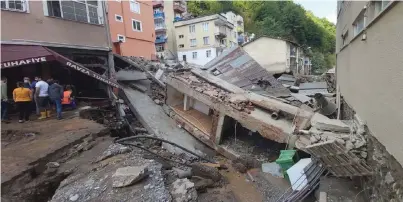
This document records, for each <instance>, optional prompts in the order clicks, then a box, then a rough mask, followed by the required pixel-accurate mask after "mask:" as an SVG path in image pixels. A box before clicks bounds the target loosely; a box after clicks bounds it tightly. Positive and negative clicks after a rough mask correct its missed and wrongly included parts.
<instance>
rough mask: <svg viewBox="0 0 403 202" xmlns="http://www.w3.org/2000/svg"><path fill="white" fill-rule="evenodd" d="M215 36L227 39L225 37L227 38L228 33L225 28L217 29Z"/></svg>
mask: <svg viewBox="0 0 403 202" xmlns="http://www.w3.org/2000/svg"><path fill="white" fill-rule="evenodd" d="M214 35H215V36H216V37H217V38H225V37H227V32H226V30H225V27H220V28H217V29H216V31H215V33H214Z"/></svg>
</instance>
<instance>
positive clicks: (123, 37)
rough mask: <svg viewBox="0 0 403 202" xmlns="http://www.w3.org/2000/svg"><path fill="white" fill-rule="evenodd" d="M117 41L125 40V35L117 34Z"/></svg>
mask: <svg viewBox="0 0 403 202" xmlns="http://www.w3.org/2000/svg"><path fill="white" fill-rule="evenodd" d="M118 41H119V42H125V41H126V37H125V36H123V35H120V34H118Z"/></svg>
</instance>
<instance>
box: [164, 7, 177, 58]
mask: <svg viewBox="0 0 403 202" xmlns="http://www.w3.org/2000/svg"><path fill="white" fill-rule="evenodd" d="M164 13H165V26H166V27H167V31H166V34H167V36H168V41H167V47H168V50H166V51H165V55H166V56H168V58H175V57H177V56H176V52H177V50H178V46H177V43H176V30H175V26H174V20H175V12H174V3H173V1H164Z"/></svg>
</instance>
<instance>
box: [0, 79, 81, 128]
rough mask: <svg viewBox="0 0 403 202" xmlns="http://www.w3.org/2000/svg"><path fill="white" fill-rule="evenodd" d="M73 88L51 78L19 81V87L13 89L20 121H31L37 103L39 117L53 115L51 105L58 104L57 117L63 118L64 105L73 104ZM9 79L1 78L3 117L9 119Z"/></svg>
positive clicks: (44, 117)
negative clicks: (33, 108)
mask: <svg viewBox="0 0 403 202" xmlns="http://www.w3.org/2000/svg"><path fill="white" fill-rule="evenodd" d="M72 92H73V91H72V88H71V86H70V85H67V86H66V88H65V89H64V87H63V86H61V85H60V84H59V81H57V80H53V79H49V80H47V81H43V80H42V78H41V77H35V80H34V81H33V82H32V83H31V81H30V79H29V78H28V77H25V78H24V81H23V82H17V88H15V89H14V90H13V100H14V102H15V105H16V107H17V111H18V112H19V120H18V122H19V123H23V122H24V121H29V116H30V114H31V111H32V105H33V103H35V108H36V113H37V114H38V115H40V116H39V118H38V119H46V118H49V117H50V116H51V106H52V104H54V105H55V106H56V114H57V119H62V105H70V106H71V105H73V107H75V102H74V99H73V97H72ZM7 111H8V97H7V79H6V78H5V77H3V78H2V79H1V118H2V121H4V120H7V119H8V117H7V116H8V113H7Z"/></svg>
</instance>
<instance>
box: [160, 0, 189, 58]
mask: <svg viewBox="0 0 403 202" xmlns="http://www.w3.org/2000/svg"><path fill="white" fill-rule="evenodd" d="M153 8H154V24H155V35H156V39H155V48H156V50H157V54H158V56H160V57H164V58H176V57H177V56H176V52H177V45H176V38H175V37H176V34H175V27H174V22H175V21H179V20H181V19H182V17H183V15H184V14H185V13H186V11H187V7H186V1H185V0H179V1H162V0H158V1H153Z"/></svg>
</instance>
